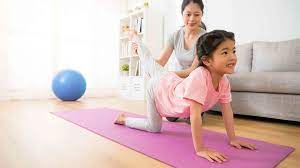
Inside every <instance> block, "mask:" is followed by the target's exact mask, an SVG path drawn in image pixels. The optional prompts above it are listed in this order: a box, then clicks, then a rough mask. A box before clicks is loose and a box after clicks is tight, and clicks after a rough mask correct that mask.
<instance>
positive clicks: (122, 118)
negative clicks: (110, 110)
mask: <svg viewBox="0 0 300 168" xmlns="http://www.w3.org/2000/svg"><path fill="white" fill-rule="evenodd" d="M114 124H119V125H124V124H125V114H124V113H121V114H120V115H119V116H118V117H117V118H116V120H115V122H114Z"/></svg>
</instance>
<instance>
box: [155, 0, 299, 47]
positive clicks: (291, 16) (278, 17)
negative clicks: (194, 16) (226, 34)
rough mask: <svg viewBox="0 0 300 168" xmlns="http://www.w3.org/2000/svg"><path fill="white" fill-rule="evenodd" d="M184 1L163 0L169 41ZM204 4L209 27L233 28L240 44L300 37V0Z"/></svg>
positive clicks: (223, 0)
mask: <svg viewBox="0 0 300 168" xmlns="http://www.w3.org/2000/svg"><path fill="white" fill-rule="evenodd" d="M181 2H182V0H164V1H161V4H162V6H164V9H163V11H164V13H165V14H164V16H165V25H164V27H165V29H164V32H165V33H164V37H165V40H166V38H167V37H168V36H169V34H170V33H171V32H173V31H174V30H176V29H177V28H178V25H180V23H182V18H181V14H180V5H181ZM204 3H205V7H204V9H205V10H204V19H203V20H204V22H205V24H206V25H207V27H208V30H213V29H226V30H229V31H233V32H234V33H235V34H236V40H237V43H238V44H242V43H246V42H250V41H255V40H263V41H281V40H288V39H294V38H300V22H299V18H300V11H299V10H298V9H297V8H298V7H300V1H299V0H204Z"/></svg>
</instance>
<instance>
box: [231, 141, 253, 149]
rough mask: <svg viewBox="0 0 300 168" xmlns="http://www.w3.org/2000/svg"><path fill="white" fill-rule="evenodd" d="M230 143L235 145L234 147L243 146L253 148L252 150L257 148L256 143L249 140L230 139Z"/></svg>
mask: <svg viewBox="0 0 300 168" xmlns="http://www.w3.org/2000/svg"><path fill="white" fill-rule="evenodd" d="M230 145H231V146H234V147H236V148H238V149H242V148H243V147H244V148H248V149H251V150H255V149H256V147H255V145H253V144H250V143H248V142H243V141H239V140H232V141H230Z"/></svg>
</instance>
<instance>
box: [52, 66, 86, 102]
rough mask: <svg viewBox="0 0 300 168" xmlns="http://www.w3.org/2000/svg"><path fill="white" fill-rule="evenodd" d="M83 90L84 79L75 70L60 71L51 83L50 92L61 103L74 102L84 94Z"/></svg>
mask: <svg viewBox="0 0 300 168" xmlns="http://www.w3.org/2000/svg"><path fill="white" fill-rule="evenodd" d="M85 90H86V82H85V79H84V77H83V76H82V74H81V73H79V72H77V71H75V70H63V71H60V72H59V73H58V74H56V75H55V77H54V79H53V81H52V91H53V92H54V94H55V96H56V97H57V98H59V99H61V100H63V101H75V100H77V99H79V98H80V97H81V96H82V95H83V94H84V92H85Z"/></svg>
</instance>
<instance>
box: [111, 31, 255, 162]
mask: <svg viewBox="0 0 300 168" xmlns="http://www.w3.org/2000/svg"><path fill="white" fill-rule="evenodd" d="M133 41H135V42H136V43H138V45H139V48H138V49H139V53H141V54H140V59H141V62H142V64H143V65H144V67H145V71H146V73H147V75H148V76H149V77H150V80H149V84H148V86H149V87H148V88H147V97H146V98H147V118H144V119H143V118H132V117H126V116H125V115H124V114H120V115H119V116H118V117H117V119H116V121H115V123H116V124H120V125H125V126H127V127H130V128H135V129H139V130H144V131H148V132H160V130H161V126H162V117H189V116H190V120H191V132H192V139H193V144H194V149H195V153H196V154H197V155H198V156H200V157H203V158H205V159H207V160H209V161H211V162H214V161H217V162H219V163H222V162H224V161H226V160H227V157H226V156H225V155H224V154H221V153H219V152H217V151H215V150H211V149H208V148H206V147H205V146H204V143H203V141H202V137H201V133H202V132H201V125H202V120H201V113H202V112H204V111H207V110H209V109H211V108H212V107H213V106H214V105H215V104H216V103H218V102H219V103H220V104H221V111H222V116H223V119H224V124H225V128H226V132H227V135H228V141H229V144H230V145H232V146H234V147H236V148H238V149H241V148H242V147H245V148H248V149H251V150H254V149H255V146H254V145H252V144H250V143H247V142H242V141H239V140H237V139H236V136H235V132H234V123H233V112H232V109H231V105H230V102H231V93H230V84H229V81H228V79H227V77H226V76H225V74H232V73H233V72H234V67H235V65H236V62H237V58H236V55H235V39H234V34H233V33H231V32H227V31H224V30H214V31H211V32H209V33H206V34H204V35H203V36H201V37H200V38H199V40H198V41H197V56H198V60H199V67H198V68H196V69H195V70H194V71H193V72H191V73H190V75H189V76H188V77H187V78H185V79H183V78H180V77H179V76H177V75H176V74H175V73H174V72H167V71H166V70H164V69H163V67H162V66H161V65H159V64H157V63H156V62H155V60H154V59H153V58H152V57H151V55H150V52H149V50H148V49H147V48H146V47H145V45H143V44H142V43H141V42H140V41H139V40H138V38H135V39H134V40H133Z"/></svg>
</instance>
